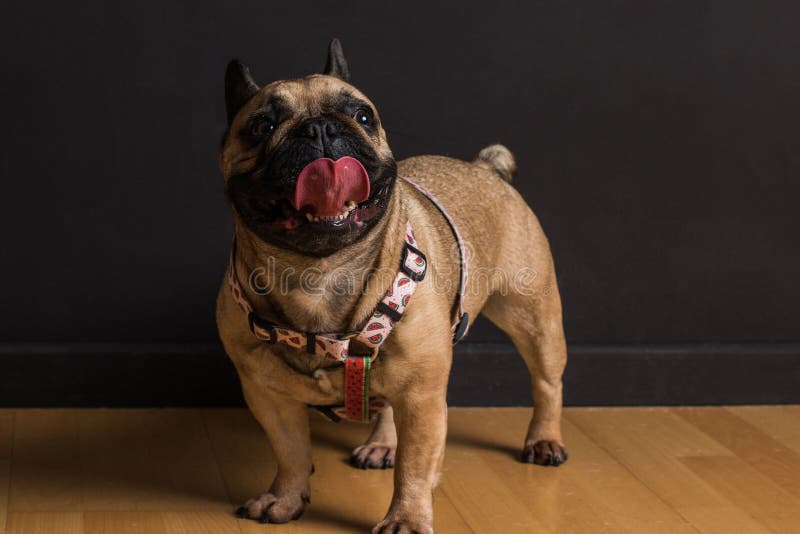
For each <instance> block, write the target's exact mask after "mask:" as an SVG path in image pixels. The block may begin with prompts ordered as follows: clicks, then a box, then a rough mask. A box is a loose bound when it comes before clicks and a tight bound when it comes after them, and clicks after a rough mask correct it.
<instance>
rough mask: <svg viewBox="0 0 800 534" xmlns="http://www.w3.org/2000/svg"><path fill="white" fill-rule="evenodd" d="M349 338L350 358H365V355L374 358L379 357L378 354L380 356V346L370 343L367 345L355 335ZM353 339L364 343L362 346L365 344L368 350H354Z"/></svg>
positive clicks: (348, 349) (348, 354)
mask: <svg viewBox="0 0 800 534" xmlns="http://www.w3.org/2000/svg"><path fill="white" fill-rule="evenodd" d="M356 335H358V334H356ZM349 339H350V342H349V343H348V344H347V357H348V358H365V357H370V358H373V359H374V358H375V357H377V356H378V351H379V350H380V347H370V346H369V345H367V344H366V343H364V342H363V341H360V340H359V339H358V338H357V337H355V336H353V337H351V338H349ZM353 341H356V342H358V343H359V344H360V345H362V346H363V347H364V348H365V349H366V351H364V350H362V351H359V350H355V351H354V350H353ZM357 349H358V347H357Z"/></svg>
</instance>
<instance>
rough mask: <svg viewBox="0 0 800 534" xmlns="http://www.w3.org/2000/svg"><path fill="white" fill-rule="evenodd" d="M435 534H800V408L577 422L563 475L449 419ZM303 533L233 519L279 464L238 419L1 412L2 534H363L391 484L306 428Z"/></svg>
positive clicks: (224, 415) (460, 411) (494, 423)
mask: <svg viewBox="0 0 800 534" xmlns="http://www.w3.org/2000/svg"><path fill="white" fill-rule="evenodd" d="M449 419H450V434H449V439H448V448H447V459H446V461H445V465H444V473H443V476H442V481H441V485H440V486H439V489H438V490H437V492H436V500H435V508H436V532H437V533H439V534H449V533H461V532H475V533H479V534H483V533H492V532H498V533H503V534H507V533H516V532H557V533H569V532H587V533H598V532H608V533H620V532H642V533H648V534H650V533H658V532H664V533H670V534H674V533H683V532H705V533H720V534H731V533H736V532H754V533H762V532H774V533H781V534H784V533H793V532H800V406H783V407H736V408H677V409H671V408H601V409H586V408H580V409H578V408H573V409H568V410H566V414H565V421H564V434H565V439H566V443H567V446H568V448H569V453H570V459H569V462H567V463H566V464H565V465H564V466H561V467H559V468H557V469H556V468H552V467H551V468H544V467H538V466H532V465H523V464H520V463H518V462H517V461H516V456H517V453H518V448H519V446H520V445H521V442H522V438H523V434H524V431H525V429H526V427H527V424H528V410H526V409H465V408H453V409H451V410H450V418H449ZM313 420H314V439H315V451H314V452H315V457H314V460H315V464H316V468H317V472H316V474H315V475H314V476H313V477H312V481H311V484H312V504H311V506H310V508H309V509H308V511H307V512H306V514H305V516H304V517H303V518H302V519H301V520H300V521H297V522H293V523H291V524H289V525H284V526H273V525H259V524H257V523H254V522H252V521H245V520H239V519H235V518H234V517H233V516H232V513H231V512H232V510H233V509H234V507H235V506H236V505H238V504H240V503H241V502H242V501H244V500H245V499H246V498H248V497H251V496H253V495H255V494H256V493H258V492H260V491H262V490H263V489H264V488H265V487H266V485H267V484H268V482H269V480H270V475H271V472H272V471H273V470H274V464H273V462H272V460H271V454H270V452H269V449H268V447H267V445H266V440H265V438H264V437H263V435H262V433H261V430H260V429H259V428H258V426H257V424H256V423H255V421H254V420H253V419H252V418H251V416H250V415H249V414H248V413H247V412H246V411H244V410H236V409H209V410H183V409H165V410H105V409H102V410H101V409H95V410H0V533H4V532H7V533H9V534H12V533H13V534H17V533H25V534H36V533H44V532H48V533H49V532H58V533H63V534H71V533H92V534H94V533H103V534H108V533H120V532H124V533H128V532H130V533H142V534H159V533H173V532H174V533H204V532H205V533H222V534H224V533H256V532H257V533H272V532H286V533H290V532H326V533H334V532H335V533H343V532H368V531H369V529H370V527H372V525H373V524H374V523H376V522H377V521H378V520H379V519H381V517H382V515H383V513H384V512H385V510H386V507H387V505H388V503H389V499H390V497H391V490H392V480H391V477H392V473H391V471H360V470H357V469H353V468H351V467H350V466H349V465H347V462H346V459H347V457H348V451H349V450H350V448H351V447H352V446H354V445H355V444H357V443H359V442H360V441H361V440H363V438H364V437H365V436H366V433H367V428H366V427H365V426H361V425H355V424H344V423H342V424H338V425H335V424H332V423H328V422H325V421H323V420H322V419H319V418H317V416H314V417H313Z"/></svg>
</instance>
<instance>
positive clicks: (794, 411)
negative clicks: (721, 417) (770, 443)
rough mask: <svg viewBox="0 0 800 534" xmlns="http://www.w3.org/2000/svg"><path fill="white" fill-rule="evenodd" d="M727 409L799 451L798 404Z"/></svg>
mask: <svg viewBox="0 0 800 534" xmlns="http://www.w3.org/2000/svg"><path fill="white" fill-rule="evenodd" d="M799 387H800V386H799ZM727 410H728V411H729V412H731V413H733V414H734V415H736V416H737V417H739V418H741V419H743V420H745V421H747V422H748V423H750V424H751V425H753V426H754V427H756V428H758V429H759V430H761V431H762V432H764V433H765V434H767V435H768V436H770V437H771V438H773V439H775V440H777V441H778V442H780V443H781V444H782V445H785V446H786V447H789V448H791V449H792V450H794V451H795V452H797V453H800V406H796V405H792V406H731V407H729V408H727Z"/></svg>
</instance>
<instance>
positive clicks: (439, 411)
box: [372, 370, 447, 534]
mask: <svg viewBox="0 0 800 534" xmlns="http://www.w3.org/2000/svg"><path fill="white" fill-rule="evenodd" d="M425 374H426V373H425V371H423V370H420V373H419V374H418V375H417V377H416V379H415V380H413V381H409V382H408V383H407V386H406V387H405V388H404V390H403V391H402V392H400V393H398V394H397V395H396V396H394V398H390V402H391V404H392V407H393V408H394V416H395V422H396V424H397V431H398V446H397V457H396V465H395V473H394V495H393V496H392V503H391V505H390V507H389V511H388V513H387V514H386V518H385V519H384V520H383V521H381V522H380V523H379V524H378V525H377V526H376V527H375V528H374V529H373V530H372V532H373V534H390V533H391V534H395V533H397V534H411V533H419V534H429V533H432V532H433V490H434V488H435V487H436V484H437V482H438V479H439V472H440V469H441V466H442V460H443V459H444V447H445V438H446V436H447V403H446V399H445V396H446V390H447V382H446V380H447V371H446V370H445V372H444V373H441V372H439V373H434V374H432V375H428V376H437V380H425V378H424V375H425ZM442 376H443V377H444V380H445V381H444V382H442V381H441V380H440V378H441V377H442Z"/></svg>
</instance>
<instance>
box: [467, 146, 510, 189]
mask: <svg viewBox="0 0 800 534" xmlns="http://www.w3.org/2000/svg"><path fill="white" fill-rule="evenodd" d="M475 163H476V164H477V165H480V166H481V167H484V168H486V169H489V170H492V171H494V172H496V173H497V174H498V175H499V176H500V178H502V179H503V180H505V181H506V182H510V181H511V178H512V177H513V176H514V173H515V172H517V162H516V161H515V160H514V154H512V153H511V151H510V150H509V149H507V148H506V147H504V146H503V145H489V146H487V147H486V148H484V149H483V150H481V151H480V152H478V157H477V158H475Z"/></svg>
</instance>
